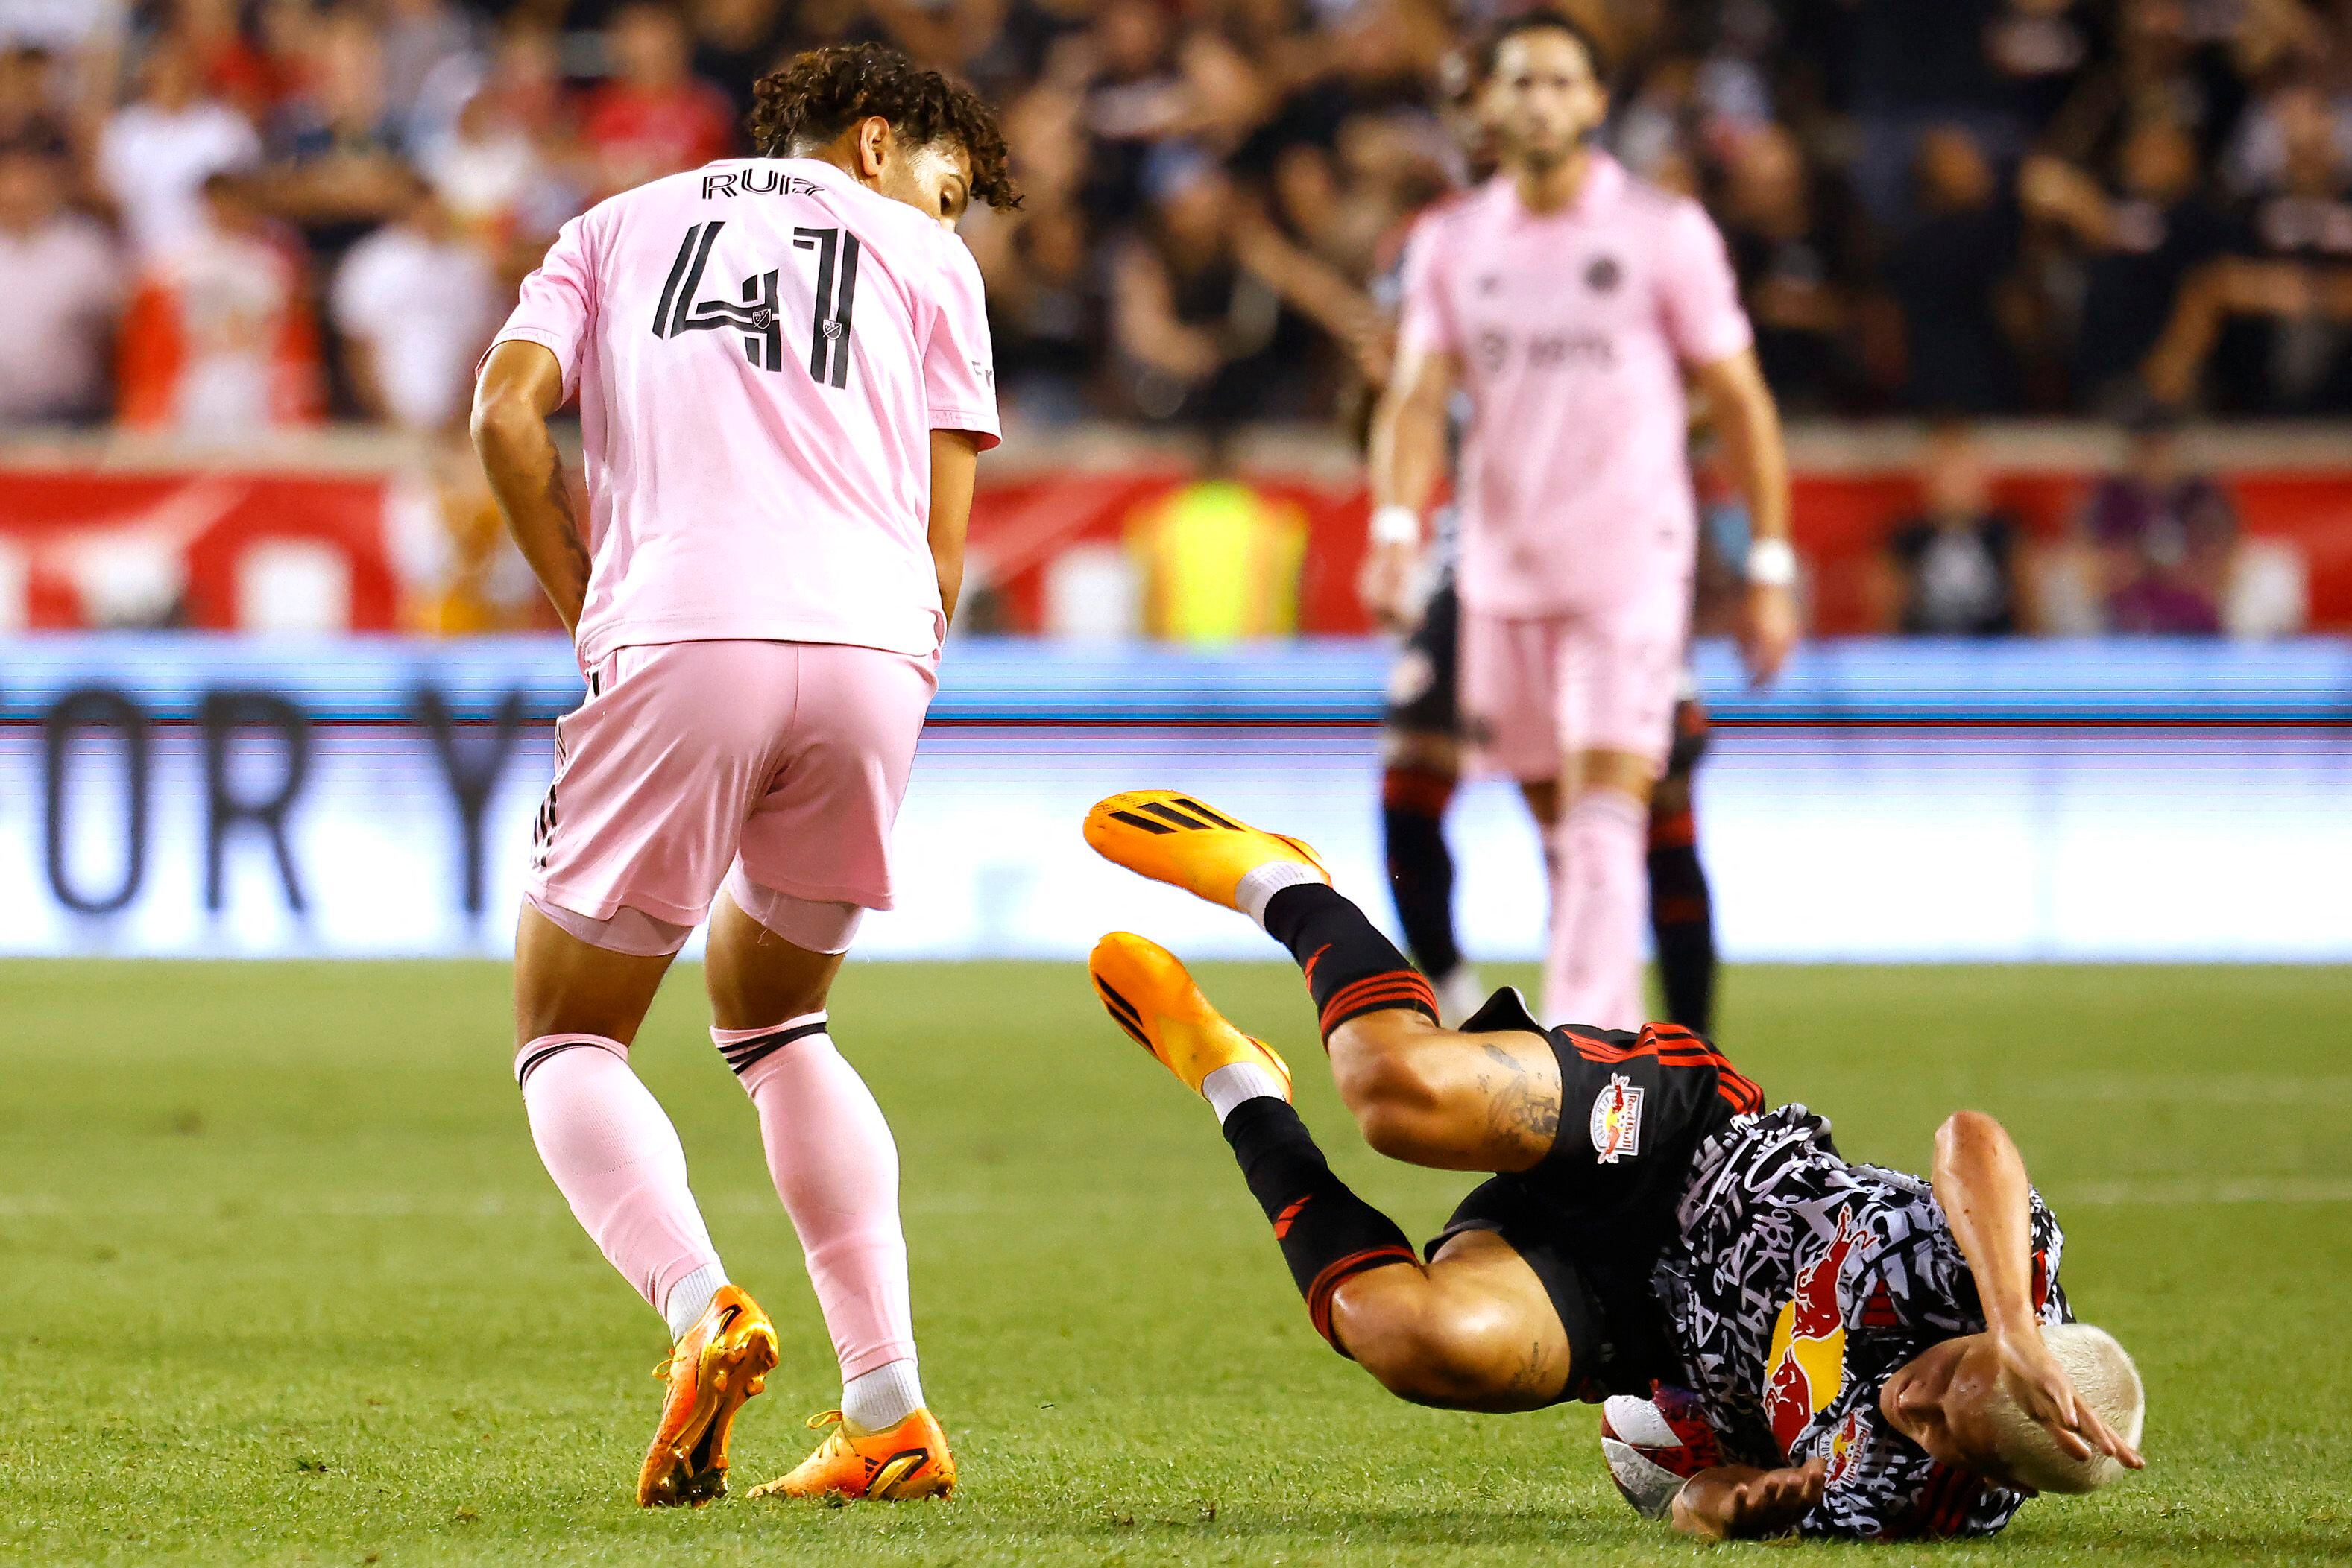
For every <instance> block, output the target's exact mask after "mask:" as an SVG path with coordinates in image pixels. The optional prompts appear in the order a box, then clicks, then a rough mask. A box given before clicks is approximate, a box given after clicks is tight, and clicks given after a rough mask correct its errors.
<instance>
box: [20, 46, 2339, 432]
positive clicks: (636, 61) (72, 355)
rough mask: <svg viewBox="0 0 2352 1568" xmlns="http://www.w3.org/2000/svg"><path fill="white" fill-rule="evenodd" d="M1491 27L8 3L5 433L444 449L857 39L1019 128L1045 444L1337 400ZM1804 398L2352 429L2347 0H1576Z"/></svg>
mask: <svg viewBox="0 0 2352 1568" xmlns="http://www.w3.org/2000/svg"><path fill="white" fill-rule="evenodd" d="M1493 3H1494V0H1453V4H1454V8H1449V5H1448V3H1447V0H662V3H656V4H646V3H637V0H462V3H461V0H0V291H5V297H6V298H8V299H9V301H10V307H11V310H12V313H13V316H14V322H13V329H12V330H11V331H10V332H8V333H7V334H5V337H0V420H5V421H7V422H10V423H24V422H34V421H58V420H96V419H107V418H110V419H120V420H122V421H125V422H128V423H133V424H140V425H163V426H170V427H175V428H178V429H182V430H185V431H191V432H203V431H207V430H211V431H221V432H226V431H229V430H236V429H245V430H249V429H250V428H252V427H253V426H254V424H255V423H257V422H268V423H289V422H300V421H305V420H311V419H317V418H321V417H343V418H368V419H376V420H383V421H389V422H393V423H397V424H401V425H406V426H414V427H425V428H430V427H436V426H440V425H444V424H446V423H447V422H448V421H449V420H451V419H452V418H453V416H454V415H455V413H456V412H457V409H458V407H459V406H460V404H461V403H462V401H463V397H464V392H465V371H466V370H467V367H468V366H469V365H470V363H471V361H472V358H473V355H474V353H475V351H476V350H477V349H478V346H479V344H480V342H481V340H483V338H484V336H485V334H486V333H487V332H488V331H489V330H490V329H491V327H492V325H493V324H494V323H495V321H496V319H498V318H499V314H500V312H501V311H502V310H503V308H504V307H505V305H506V303H507V301H508V299H509V297H510V294H511V291H512V288H513V287H514V284H515V282H516V281H517V279H518V278H519V277H520V275H521V274H522V273H523V272H524V271H526V270H527V269H528V268H529V267H530V265H531V264H532V263H533V262H534V261H535V259H536V258H537V256H538V255H539V253H540V252H541V249H543V247H544V246H545V244H546V242H547V240H548V238H549V237H550V235H551V234H552V232H553V230H554V228H555V227H556V225H559V224H560V223H561V222H562V220H563V219H564V218H565V217H567V216H569V215H571V214H573V213H575V212H577V211H580V210H581V209H583V207H584V206H586V205H587V204H591V203H593V202H594V201H595V200H596V199H598V198H599V197H600V196H602V195H604V194H606V193H610V192H613V191H615V190H619V189H621V188H623V187H625V186H627V185H630V184H633V183H637V182H640V181H642V180H645V179H646V178H648V177H650V176H653V175H656V174H660V173H663V172H667V171H670V170H675V169H678V168H683V167H688V166H691V165H693V164H696V163H698V162H704V161H707V160H708V159H709V158H712V157H714V156H719V155H721V154H724V153H727V152H730V151H737V150H740V149H741V148H742V145H743V143H742V131H741V130H740V121H741V118H742V114H743V112H744V110H746V108H747V107H748V105H749V102H750V94H751V84H752V82H753V81H754V80H755V79H756V78H757V77H758V76H759V75H761V73H762V72H764V71H765V70H767V69H769V68H772V66H773V65H774V64H775V63H777V62H778V61H779V60H780V59H782V57H784V56H786V55H787V54H788V53H790V52H791V51H792V50H793V49H795V48H797V47H803V46H805V45H807V44H810V43H813V42H818V41H823V40H828V39H837V38H861V37H872V38H880V39H885V40H887V41H890V42H893V43H896V44H898V45H899V46H900V47H904V48H906V49H907V50H908V52H909V53H911V54H913V55H915V56H916V57H919V58H920V59H923V60H925V61H927V62H929V63H934V64H937V65H940V66H943V67H947V68H952V69H954V70H956V71H959V72H961V73H962V74H963V75H965V76H967V77H969V78H971V79H972V80H974V81H975V82H977V83H978V84H979V85H980V86H981V87H982V89H984V90H985V91H986V92H987V93H988V94H989V95H990V96H991V97H992V99H993V100H994V101H995V102H997V103H998V104H999V105H1000V106H1001V107H1002V109H1003V114H1004V118H1005V121H1006V129H1007V131H1008V133H1009V136H1010V140H1011V141H1012V143H1013V148H1014V151H1015V154H1016V159H1017V166H1018V171H1019V174H1020V177H1021V179H1022V181H1023V183H1024V185H1025V187H1026V189H1027V191H1028V193H1029V194H1028V202H1027V204H1026V206H1025V207H1024V209H1023V211H1022V212H1020V213H1019V214H1013V215H1012V216H1010V217H1000V216H997V215H995V214H974V216H973V217H972V219H971V222H970V223H969V224H968V225H967V226H968V237H969V239H970V240H971V244H972V246H973V248H974V250H975V252H977V253H978V254H979V256H981V258H982V265H983V267H984V268H985V270H986V272H987V273H988V276H989V283H990V288H991V294H992V309H993V311H994V313H995V315H996V324H997V329H998V335H999V336H998V343H999V352H1000V358H1001V361H1002V364H1001V371H1002V380H1003V385H1004V387H1005V389H1006V391H1007V393H1008V396H1009V397H1010V398H1011V399H1012V400H1013V402H1016V403H1017V404H1019V405H1020V408H1021V411H1022V412H1023V413H1024V414H1025V415H1027V416H1028V417H1031V418H1034V419H1039V420H1045V421H1052V420H1059V419H1068V418H1077V417H1084V416H1095V417H1109V418H1114V419H1126V420H1131V421H1140V422H1145V423H1161V422H1177V423H1184V424H1188V425H1196V426H1197V425H1222V424H1225V423H1232V422H1234V421H1238V420H1244V419H1266V418H1317V417H1323V416H1326V415H1328V414H1329V413H1331V412H1332V411H1333V410H1334V409H1335V408H1339V407H1343V406H1345V402H1346V400H1347V397H1348V395H1349V387H1350V383H1351V382H1353V381H1354V380H1355V379H1357V378H1358V376H1359V375H1360V373H1361V372H1363V371H1368V370H1372V369H1375V368H1376V366H1377V362H1378V360H1379V357H1380V353H1381V314H1380V311H1379V309H1378V308H1377V306H1376V304H1375V301H1376V300H1377V299H1378V298H1379V292H1378V287H1377V285H1376V281H1375V280H1376V279H1377V278H1379V277H1381V275H1382V274H1383V272H1384V270H1385V269H1386V268H1387V267H1389V266H1391V264H1392V261H1393V257H1394V255H1395V252H1396V249H1397V246H1398V244H1399V240H1400V237H1401V234H1402V228H1403V226H1404V225H1405V224H1406V223H1407V221H1408V220H1409V219H1410V217H1411V216H1412V214H1413V213H1414V212H1415V211H1416V210H1418V209H1419V208H1420V207H1422V206H1423V205H1424V204H1426V203H1428V202H1429V201H1430V200H1432V199H1433V198H1434V197H1435V196H1436V195H1438V194H1440V193H1443V192H1444V190H1446V189H1447V188H1448V187H1449V186H1450V185H1452V184H1453V183H1456V182H1457V181H1458V180H1459V179H1460V178H1461V174H1462V170H1461V162H1460V157H1459V154H1458V152H1457V150H1456V149H1455V147H1454V145H1453V144H1452V142H1451V141H1449V138H1448V136H1447V134H1446V132H1445V130H1444V127H1443V125H1442V123H1441V120H1440V119H1439V117H1438V116H1437V114H1436V113H1435V112H1434V111H1433V102H1434V100H1435V99H1437V98H1438V97H1439V96H1440V94H1441V90H1442V87H1443V84H1444V79H1445V75H1446V72H1447V70H1448V67H1449V57H1451V56H1452V55H1453V54H1454V51H1455V50H1456V49H1457V47H1458V45H1459V42H1460V40H1461V38H1462V37H1464V36H1465V33H1466V31H1467V30H1469V29H1471V28H1473V27H1475V26H1477V25H1478V24H1479V23H1481V22H1482V21H1484V20H1486V16H1485V15H1483V14H1482V13H1483V12H1485V11H1486V9H1488V8H1489V7H1491V5H1493ZM1572 8H1574V9H1578V10H1580V11H1581V12H1583V13H1584V14H1586V15H1587V16H1588V17H1590V18H1591V19H1592V20H1594V21H1595V22H1597V23H1598V25H1599V26H1600V27H1601V32H1602V34H1603V36H1604V37H1606V38H1607V39H1608V40H1610V42H1611V44H1612V48H1613V51H1614V52H1615V54H1616V55H1617V60H1616V79H1617V84H1618V85H1617V98H1616V110H1615V114H1614V116H1613V118H1612V124H1611V127H1610V129H1609V132H1608V137H1609V141H1610V142H1611V144H1612V147H1613V148H1614V150H1615V151H1616V152H1617V153H1618V155H1619V156H1620V157H1621V158H1622V159H1623V160H1624V161H1625V162H1627V163H1629V164H1630V165H1631V166H1633V168H1634V169H1635V170H1636V171H1637V172H1640V173H1642V174H1643V175H1645V176H1647V177H1648V178H1650V179H1653V180H1655V181H1658V182H1661V183H1665V184H1668V185H1672V186H1675V187H1678V188H1682V189H1685V190H1689V191H1693V192H1696V193H1698V194H1699V195H1701V196H1702V197H1703V198H1705V199H1706V201H1707V202H1708V204H1710V206H1711V207H1712V208H1713V209H1714V210H1715V212H1716V214H1717V218H1718V220H1719V221H1720V223H1721V224H1722V225H1723V227H1724V230H1725V233H1726V235H1727V238H1728V240H1729V242H1730V246H1731V248H1732V252H1733V255H1734V256H1735V258H1736V261H1737V264H1738V269H1739V273H1740V276H1741V277H1742V280H1743V283H1744V285H1745V287H1746V292H1747V298H1748V308H1749V310H1750V312H1751V314H1752V315H1753V317H1754V319H1755V321H1756V324H1757V326H1758V328H1759V334H1760V342H1761V348H1762V352H1763V355H1764V359H1765V362H1766V366H1767V369H1768V371H1769V375H1770V378H1771V381H1772V382H1773V385H1774V386H1775V388H1776V389H1777V390H1778V392H1780V397H1781V398H1782V400H1783V402H1784V403H1785V404H1787V405H1788V406H1789V407H1790V408H1791V409H1793V410H1796V411H1799V412H1822V413H1885V412H1910V413H1968V414H1985V413H2057V412H2070V411H2071V412H2110V411H2115V410H2118V409H2132V408H2137V407H2140V406H2144V405H2147V404H2151V403H2157V404H2166V405H2182V404H2201V405H2203V406H2207V407H2210V408H2213V409H2216V410H2219V411H2223V412H2230V413H2280V414H2286V413H2340V412H2345V411H2347V410H2352V4H2347V3H2345V0H1587V3H1586V4H1583V5H1579V6H1574V7H1572Z"/></svg>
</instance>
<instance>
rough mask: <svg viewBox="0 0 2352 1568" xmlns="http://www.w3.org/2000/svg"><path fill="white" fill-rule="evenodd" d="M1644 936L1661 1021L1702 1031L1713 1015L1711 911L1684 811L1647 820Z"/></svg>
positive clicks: (1691, 828)
mask: <svg viewBox="0 0 2352 1568" xmlns="http://www.w3.org/2000/svg"><path fill="white" fill-rule="evenodd" d="M1650 934H1651V936H1653V937H1654V938H1655V939H1656V942H1657V947H1658V982H1659V988H1660V989H1661V990H1663V991H1664V993H1665V1001H1666V1017H1668V1018H1670V1019H1673V1020H1674V1021H1675V1022H1676V1023H1678V1024H1680V1025H1682V1026H1683V1027H1684V1028H1685V1029H1688V1030H1697V1031H1698V1032H1699V1033H1700V1034H1705V1033H1706V1032H1707V1030H1709V1029H1710V1028H1711V1027H1712V1025H1713V1022H1714V1014H1715V965H1716V958H1715V909H1714V902H1713V900H1712V899H1711V898H1710V897H1709V896H1708V894H1707V886H1706V867H1705V866H1703V865H1701V864H1700V863H1699V858H1698V839H1697V833H1696V829H1695V828H1694V826H1693V823H1692V821H1691V814H1690V811H1689V810H1688V809H1685V810H1680V811H1675V812H1670V813H1664V814H1654V815H1653V816H1652V817H1651V819H1650Z"/></svg>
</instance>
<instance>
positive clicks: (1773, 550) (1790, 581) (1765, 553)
mask: <svg viewBox="0 0 2352 1568" xmlns="http://www.w3.org/2000/svg"><path fill="white" fill-rule="evenodd" d="M1796 580H1797V550H1796V547H1795V546H1793V545H1791V544H1790V542H1789V541H1788V540H1787V539H1758V540H1756V541H1754V542H1753V543H1751V544H1750V545H1749V546H1748V581H1750V582H1753V583H1757V584H1759V585H1761V586H1763V587H1766V588H1790V587H1793V586H1794V585H1795V584H1796Z"/></svg>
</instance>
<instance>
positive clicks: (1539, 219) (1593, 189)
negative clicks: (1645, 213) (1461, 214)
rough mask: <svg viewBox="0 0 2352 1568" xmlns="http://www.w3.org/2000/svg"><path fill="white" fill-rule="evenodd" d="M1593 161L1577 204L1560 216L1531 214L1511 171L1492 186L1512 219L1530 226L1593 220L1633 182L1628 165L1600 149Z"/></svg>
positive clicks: (1496, 178) (1562, 211) (1497, 176)
mask: <svg viewBox="0 0 2352 1568" xmlns="http://www.w3.org/2000/svg"><path fill="white" fill-rule="evenodd" d="M1590 157H1591V162H1589V163H1588V164H1587V165H1586V166H1585V171H1584V183H1583V184H1581V185H1580V186H1579V187H1577V192H1576V200H1574V201H1572V202H1570V203H1569V204H1568V205H1566V206H1565V207H1562V208H1561V209H1560V210H1559V211H1558V212H1556V213H1535V212H1529V211H1528V207H1527V204H1525V203H1523V202H1521V201H1520V200H1519V186H1518V182H1517V181H1516V180H1514V179H1512V178H1511V176H1510V172H1508V171H1507V170H1506V171H1503V172H1499V173H1496V175H1495V176H1494V178H1493V179H1492V181H1491V182H1490V183H1491V185H1492V186H1493V189H1494V193H1495V200H1496V201H1497V202H1499V203H1502V204H1504V205H1505V206H1506V207H1507V210H1508V211H1509V212H1510V214H1511V215H1512V216H1514V217H1517V218H1521V219H1524V220H1526V221H1527V222H1528V223H1536V224H1549V223H1560V222H1563V221H1566V222H1583V221H1586V220H1589V219H1590V218H1591V217H1592V216H1593V214H1596V213H1599V212H1601V211H1602V210H1603V209H1605V208H1606V207H1608V206H1609V205H1610V204H1612V203H1613V202H1615V201H1616V199H1617V197H1618V196H1619V195H1620V194H1621V193H1622V192H1623V191H1624V189H1625V183H1626V182H1627V181H1628V180H1630V179H1632V178H1633V176H1632V175H1630V174H1628V173H1626V172H1625V165H1623V164H1622V163H1620V162H1617V160H1616V159H1615V158H1613V157H1612V156H1611V155H1610V154H1609V153H1607V152H1603V151H1601V149H1600V148H1598V147H1595V148H1593V149H1592V151H1591V154H1590Z"/></svg>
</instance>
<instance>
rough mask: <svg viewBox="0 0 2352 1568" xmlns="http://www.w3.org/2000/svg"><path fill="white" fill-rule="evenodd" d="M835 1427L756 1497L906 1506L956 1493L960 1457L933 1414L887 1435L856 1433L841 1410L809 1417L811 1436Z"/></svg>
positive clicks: (925, 1412)
mask: <svg viewBox="0 0 2352 1568" xmlns="http://www.w3.org/2000/svg"><path fill="white" fill-rule="evenodd" d="M824 1427H832V1428H833V1430H831V1431H830V1432H826V1433H825V1436H824V1442H822V1443H819V1444H818V1445H817V1448H816V1452H815V1453H814V1454H811V1455H810V1456H809V1457H808V1458H805V1459H803V1460H802V1461H801V1462H800V1463H799V1464H797V1465H795V1466H793V1469H792V1472H791V1473H790V1474H788V1475H783V1476H779V1477H778V1478H777V1479H774V1480H772V1481H770V1482H768V1483H767V1484H766V1485H765V1486H756V1487H753V1488H752V1489H751V1495H752V1496H753V1497H755V1498H757V1497H805V1498H826V1497H832V1498H841V1499H844V1500H850V1501H856V1500H860V1499H865V1500H872V1501H875V1502H905V1501H907V1500H909V1499H913V1498H919V1497H945V1496H947V1495H948V1493H950V1492H951V1491H953V1490H955V1483H956V1466H955V1456H954V1455H953V1454H951V1453H950V1452H948V1437H947V1434H946V1433H945V1432H942V1431H940V1424H939V1423H938V1422H937V1421H935V1420H933V1419H932V1418H931V1413H930V1412H929V1411H928V1410H918V1411H916V1412H915V1413H914V1414H913V1415H911V1416H908V1417H907V1418H906V1419H905V1420H903V1421H901V1422H899V1423H898V1425H897V1426H895V1427H891V1428H890V1429H889V1430H887V1431H884V1432H865V1433H856V1432H852V1431H851V1430H850V1429H849V1425H848V1423H847V1422H845V1421H844V1420H843V1419H842V1417H841V1412H840V1411H838V1410H828V1411H826V1412H825V1413H824V1415H822V1416H810V1417H809V1428H810V1429H811V1430H812V1431H819V1430H823V1429H824Z"/></svg>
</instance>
